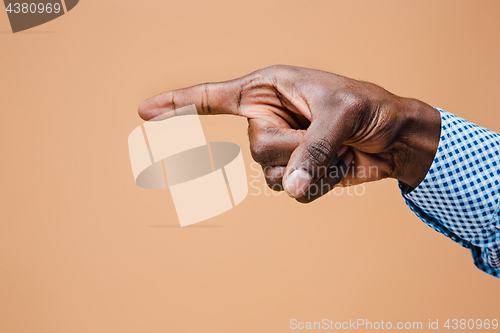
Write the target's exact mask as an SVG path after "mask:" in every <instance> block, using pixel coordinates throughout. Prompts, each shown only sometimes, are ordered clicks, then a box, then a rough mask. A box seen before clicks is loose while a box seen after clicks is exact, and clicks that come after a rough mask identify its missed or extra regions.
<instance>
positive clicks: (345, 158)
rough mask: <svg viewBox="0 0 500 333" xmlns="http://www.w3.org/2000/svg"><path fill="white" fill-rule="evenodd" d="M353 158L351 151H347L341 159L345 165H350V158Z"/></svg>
mask: <svg viewBox="0 0 500 333" xmlns="http://www.w3.org/2000/svg"><path fill="white" fill-rule="evenodd" d="M353 159H354V154H353V153H352V151H348V152H347V153H345V155H344V156H343V157H342V161H343V162H344V164H345V165H347V166H348V165H350V164H351V162H352V160H353Z"/></svg>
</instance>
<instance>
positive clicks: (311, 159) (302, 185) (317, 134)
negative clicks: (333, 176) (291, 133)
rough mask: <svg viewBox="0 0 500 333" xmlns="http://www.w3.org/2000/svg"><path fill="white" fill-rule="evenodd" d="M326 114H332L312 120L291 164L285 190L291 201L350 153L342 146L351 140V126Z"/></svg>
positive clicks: (289, 162)
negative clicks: (346, 153)
mask: <svg viewBox="0 0 500 333" xmlns="http://www.w3.org/2000/svg"><path fill="white" fill-rule="evenodd" d="M325 113H330V115H329V116H323V117H319V119H318V118H316V117H314V118H313V121H312V122H311V125H310V126H309V128H308V129H307V131H306V133H305V135H304V137H303V138H302V140H301V141H300V144H299V146H298V147H297V148H296V149H295V150H294V152H293V153H292V155H291V157H290V160H289V161H288V165H287V168H286V171H285V173H284V177H283V187H284V189H285V192H286V193H287V194H288V195H289V196H290V197H292V198H298V197H301V196H302V195H304V194H305V193H306V192H307V190H308V189H309V187H310V186H311V185H312V184H314V183H316V182H317V181H318V179H320V178H322V177H323V176H324V175H325V173H326V172H327V171H328V170H329V167H330V166H331V165H334V164H335V163H337V161H338V159H339V156H341V155H342V154H344V153H345V152H346V150H347V146H342V143H343V142H344V141H345V140H346V139H347V138H348V137H349V128H348V127H349V126H346V124H345V123H346V122H344V121H341V119H339V116H337V117H335V116H332V114H334V113H335V112H334V111H333V110H328V111H326V112H325ZM325 113H323V114H325ZM315 118H316V119H315Z"/></svg>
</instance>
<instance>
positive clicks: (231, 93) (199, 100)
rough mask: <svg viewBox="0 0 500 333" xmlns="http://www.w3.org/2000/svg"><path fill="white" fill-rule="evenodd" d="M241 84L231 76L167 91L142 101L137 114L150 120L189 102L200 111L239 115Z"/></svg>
mask: <svg viewBox="0 0 500 333" xmlns="http://www.w3.org/2000/svg"><path fill="white" fill-rule="evenodd" d="M241 87H242V85H241V83H240V82H239V80H232V81H226V82H217V83H204V84H200V85H196V86H192V87H189V88H184V89H179V90H173V91H167V92H164V93H161V94H159V95H156V96H154V97H151V98H149V99H147V100H146V101H144V102H142V103H141V105H140V106H139V116H140V117H141V118H142V119H144V120H150V119H153V118H155V117H158V116H160V115H164V114H166V113H169V112H171V113H172V114H173V113H174V110H176V109H179V108H182V107H185V106H189V105H193V104H194V105H196V110H197V111H198V114H200V115H214V114H234V115H239V112H238V105H239V99H240V93H241Z"/></svg>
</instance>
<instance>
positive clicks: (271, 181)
mask: <svg viewBox="0 0 500 333" xmlns="http://www.w3.org/2000/svg"><path fill="white" fill-rule="evenodd" d="M263 171H264V178H265V179H266V183H267V186H269V188H270V189H271V190H273V191H277V192H280V191H283V184H282V180H283V172H282V171H283V170H281V169H280V167H272V166H265V167H263Z"/></svg>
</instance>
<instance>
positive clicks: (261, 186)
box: [248, 161, 379, 197]
mask: <svg viewBox="0 0 500 333" xmlns="http://www.w3.org/2000/svg"><path fill="white" fill-rule="evenodd" d="M271 168H274V167H272V166H264V167H263V166H261V165H260V164H258V163H256V162H253V161H252V162H251V164H250V170H251V172H250V175H249V193H248V194H249V195H252V196H259V195H265V196H271V195H275V196H278V195H281V194H283V193H284V192H283V186H282V184H281V182H279V183H268V182H266V181H265V178H266V177H265V173H266V170H270V169H271ZM310 173H311V177H312V178H318V177H319V178H320V180H319V181H317V182H316V183H314V184H312V185H311V186H310V187H309V189H308V191H307V195H309V196H312V197H316V196H323V195H334V196H342V195H347V196H362V195H364V194H365V192H366V188H365V185H364V184H359V185H356V186H353V185H355V184H353V182H352V181H351V180H348V181H345V182H343V183H342V184H339V183H340V182H341V181H342V180H343V179H344V178H346V177H348V176H349V178H350V179H368V178H372V179H373V178H375V179H378V177H379V168H378V167H377V166H369V167H365V166H354V165H351V166H349V167H345V166H344V167H341V166H338V165H335V166H330V167H316V168H314V169H312V171H311V172H310Z"/></svg>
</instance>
